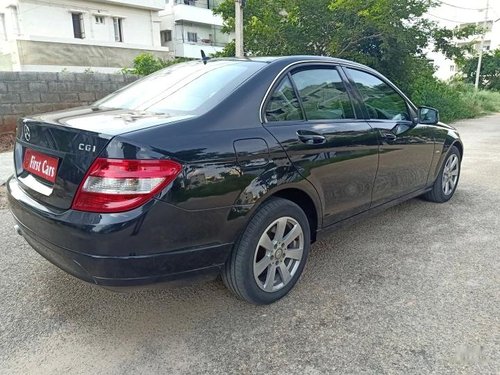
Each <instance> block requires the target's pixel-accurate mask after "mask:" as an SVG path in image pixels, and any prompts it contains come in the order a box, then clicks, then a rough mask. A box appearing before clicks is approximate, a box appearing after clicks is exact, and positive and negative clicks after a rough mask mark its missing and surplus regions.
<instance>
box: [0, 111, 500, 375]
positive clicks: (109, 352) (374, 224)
mask: <svg viewBox="0 0 500 375" xmlns="http://www.w3.org/2000/svg"><path fill="white" fill-rule="evenodd" d="M457 126H458V128H459V130H460V132H461V134H462V136H463V138H464V142H465V159H464V162H463V172H462V178H461V181H460V184H459V188H458V191H457V193H456V195H455V197H454V198H453V199H452V200H451V201H450V202H449V203H446V204H442V205H437V204H433V203H429V202H425V201H423V200H420V199H414V200H411V201H409V202H407V203H404V204H402V205H400V206H397V207H394V208H392V209H390V210H388V211H386V212H385V213H382V214H380V215H378V216H376V217H374V218H371V219H368V220H365V221H363V222H360V223H359V224H356V225H355V226H353V227H350V228H348V229H343V230H340V231H338V232H336V233H333V234H332V235H330V236H329V237H328V238H326V239H325V240H323V241H321V242H319V243H316V244H315V245H314V246H313V249H312V250H313V251H312V253H311V256H310V260H309V263H308V265H307V267H306V270H305V274H304V276H303V278H302V279H301V281H300V282H299V284H298V285H297V287H296V289H295V290H294V291H293V292H292V293H291V294H290V295H289V296H288V297H287V298H285V299H283V300H282V301H280V302H278V303H276V304H274V305H272V306H267V307H255V306H252V305H249V304H246V303H244V302H241V301H238V300H236V299H235V298H233V296H232V295H230V294H229V292H228V291H226V289H225V288H224V287H223V285H222V283H221V282H217V281H214V282H211V283H207V284H199V285H194V286H188V287H183V288H169V289H163V290H154V291H137V292H133V293H128V294H125V293H114V292H110V291H107V290H104V289H100V288H98V287H94V286H92V285H89V284H85V283H83V282H80V281H79V280H77V279H74V278H72V277H71V276H68V275H67V274H65V273H64V272H63V271H60V270H59V269H57V268H56V267H54V266H52V265H51V264H50V263H48V262H47V261H45V260H44V259H42V257H41V256H39V255H38V254H37V253H35V252H34V251H33V250H32V249H31V248H30V247H29V246H28V245H27V244H26V243H25V242H24V240H23V239H22V238H21V237H19V236H17V235H15V234H14V230H13V229H12V226H13V221H12V219H11V217H10V214H9V212H8V211H7V210H5V209H4V210H0V222H1V223H2V224H1V227H0V238H1V241H0V288H1V289H0V334H1V338H0V373H4V374H26V373H43V374H47V373H49V374H50V373H53V374H61V373H71V374H75V373H76V374H78V373H82V374H96V373H99V374H127V373H129V374H132V373H163V374H177V373H186V374H187V373H189V374H202V373H203V374H204V373H211V374H221V373H238V374H247V373H272V374H286V373H288V374H290V373H294V374H295V373H296V374H323V373H349V374H362V373H370V374H372V373H390V374H394V373H405V374H406V373H413V374H426V373H435V374H457V373H467V374H498V373H499V371H500V357H499V353H500V267H499V264H500V219H499V217H500V115H495V116H488V117H485V118H481V119H477V120H470V121H465V122H461V123H458V124H457ZM89 245H91V244H89Z"/></svg>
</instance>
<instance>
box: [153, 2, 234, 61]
mask: <svg viewBox="0 0 500 375" xmlns="http://www.w3.org/2000/svg"><path fill="white" fill-rule="evenodd" d="M219 3H220V0H166V4H165V10H164V11H162V12H160V19H161V44H162V46H166V47H168V48H169V49H170V50H171V51H172V52H173V53H174V55H175V56H176V57H191V58H199V57H200V53H201V52H200V50H203V51H205V53H206V54H207V55H210V54H212V53H215V52H219V51H222V49H223V48H224V46H225V45H226V44H227V42H228V41H230V40H231V39H232V37H231V36H229V35H227V34H223V33H222V32H221V27H222V23H223V21H222V17H220V16H219V15H214V14H213V12H212V9H213V8H214V7H215V6H217V5H218V4H219Z"/></svg>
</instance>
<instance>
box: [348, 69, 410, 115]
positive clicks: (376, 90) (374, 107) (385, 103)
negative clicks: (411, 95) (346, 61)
mask: <svg viewBox="0 0 500 375" xmlns="http://www.w3.org/2000/svg"><path fill="white" fill-rule="evenodd" d="M347 71H348V72H349V75H350V76H351V78H352V80H353V81H354V83H355V84H356V87H357V88H358V91H359V92H360V94H361V97H362V99H363V102H364V104H365V107H366V109H367V110H368V114H369V116H370V119H372V120H396V121H399V120H408V121H411V116H410V114H409V112H408V106H407V105H406V101H405V100H404V99H403V98H402V97H401V95H399V94H398V93H397V92H396V91H395V90H394V89H393V88H392V87H391V86H389V85H388V84H387V83H385V82H384V81H382V80H381V79H380V78H378V77H375V76H374V75H373V74H370V73H366V72H362V71H360V70H356V69H350V68H347Z"/></svg>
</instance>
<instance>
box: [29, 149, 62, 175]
mask: <svg viewBox="0 0 500 375" xmlns="http://www.w3.org/2000/svg"><path fill="white" fill-rule="evenodd" d="M58 165H59V159H58V158H54V157H52V156H48V155H45V154H43V153H41V152H38V151H34V150H31V149H29V148H27V149H26V151H25V152H24V159H23V168H24V170H25V171H28V172H30V173H31V174H34V175H36V176H38V177H41V178H42V179H44V180H45V181H48V182H51V183H54V182H55V181H56V176H57V166H58Z"/></svg>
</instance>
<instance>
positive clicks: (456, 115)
mask: <svg viewBox="0 0 500 375" xmlns="http://www.w3.org/2000/svg"><path fill="white" fill-rule="evenodd" d="M410 97H411V98H412V100H413V102H414V103H415V104H416V105H419V106H421V105H422V106H423V105H425V106H430V107H434V108H436V109H438V110H439V115H440V118H441V120H442V121H444V122H452V121H456V120H459V119H463V118H472V117H478V116H481V115H483V114H486V113H488V112H497V111H500V93H497V92H493V91H486V90H479V91H478V92H476V91H475V90H474V86H472V85H470V84H464V83H460V82H459V83H451V84H448V83H445V82H442V81H439V80H437V79H435V78H433V77H422V78H418V79H417V80H416V81H415V82H413V84H412V85H411V88H410Z"/></svg>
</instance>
